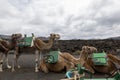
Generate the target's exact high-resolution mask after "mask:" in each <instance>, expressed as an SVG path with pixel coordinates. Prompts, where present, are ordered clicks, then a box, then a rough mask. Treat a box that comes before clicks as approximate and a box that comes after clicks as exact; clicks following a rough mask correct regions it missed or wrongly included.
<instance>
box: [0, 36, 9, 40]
mask: <svg viewBox="0 0 120 80" xmlns="http://www.w3.org/2000/svg"><path fill="white" fill-rule="evenodd" d="M0 39H6V40H9V39H10V35H0Z"/></svg>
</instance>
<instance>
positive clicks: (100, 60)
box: [92, 53, 107, 65]
mask: <svg viewBox="0 0 120 80" xmlns="http://www.w3.org/2000/svg"><path fill="white" fill-rule="evenodd" d="M106 56H107V55H106V53H93V57H92V59H93V62H94V64H95V65H106V64H107V57H106Z"/></svg>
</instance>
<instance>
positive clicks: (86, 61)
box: [80, 50, 120, 75]
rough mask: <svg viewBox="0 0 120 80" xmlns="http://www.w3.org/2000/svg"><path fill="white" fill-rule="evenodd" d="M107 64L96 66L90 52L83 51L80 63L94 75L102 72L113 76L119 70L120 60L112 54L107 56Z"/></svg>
mask: <svg viewBox="0 0 120 80" xmlns="http://www.w3.org/2000/svg"><path fill="white" fill-rule="evenodd" d="M107 58H108V60H107V64H106V65H94V63H93V61H92V58H91V57H90V56H89V52H88V51H85V50H82V51H81V56H80V62H83V66H84V65H87V66H88V70H90V71H91V72H92V73H95V71H97V72H101V73H106V74H109V75H111V74H112V73H114V72H115V71H116V70H117V67H116V64H118V65H120V59H119V58H118V57H116V56H115V55H112V54H110V53H109V54H107Z"/></svg>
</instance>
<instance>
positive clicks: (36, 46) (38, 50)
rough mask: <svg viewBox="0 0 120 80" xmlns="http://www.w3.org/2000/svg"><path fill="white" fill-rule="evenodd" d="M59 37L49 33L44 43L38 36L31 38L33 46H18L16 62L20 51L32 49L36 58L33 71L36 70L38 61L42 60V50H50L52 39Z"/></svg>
mask: <svg viewBox="0 0 120 80" xmlns="http://www.w3.org/2000/svg"><path fill="white" fill-rule="evenodd" d="M58 39H60V35H59V34H54V33H52V34H50V38H49V41H48V42H47V43H46V42H44V41H42V40H41V39H38V38H33V46H25V47H19V55H18V56H17V59H16V62H17V60H18V58H19V56H20V53H22V52H25V50H26V49H28V50H32V52H33V51H34V52H35V55H36V59H35V72H38V71H39V69H38V63H39V62H40V61H41V60H42V58H43V53H42V51H45V50H50V48H51V47H52V45H53V43H54V41H56V40H58Z"/></svg>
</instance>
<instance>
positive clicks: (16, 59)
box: [15, 55, 20, 68]
mask: <svg viewBox="0 0 120 80" xmlns="http://www.w3.org/2000/svg"><path fill="white" fill-rule="evenodd" d="M18 59H19V55H16V58H15V61H16V65H17V68H20V65H19V64H18Z"/></svg>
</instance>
